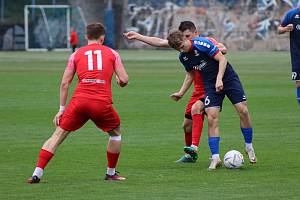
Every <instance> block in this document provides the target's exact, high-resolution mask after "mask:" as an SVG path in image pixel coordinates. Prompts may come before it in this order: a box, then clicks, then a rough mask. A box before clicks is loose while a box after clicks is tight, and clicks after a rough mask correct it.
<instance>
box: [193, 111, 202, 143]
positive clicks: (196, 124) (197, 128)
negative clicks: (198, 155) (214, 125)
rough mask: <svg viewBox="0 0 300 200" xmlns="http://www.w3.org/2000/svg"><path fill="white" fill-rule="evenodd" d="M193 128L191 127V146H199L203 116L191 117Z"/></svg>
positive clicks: (195, 115)
mask: <svg viewBox="0 0 300 200" xmlns="http://www.w3.org/2000/svg"><path fill="white" fill-rule="evenodd" d="M192 119H193V127H192V145H195V146H197V147H198V146H199V142H200V137H201V133H202V128H203V114H194V115H192Z"/></svg>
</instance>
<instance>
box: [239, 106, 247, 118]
mask: <svg viewBox="0 0 300 200" xmlns="http://www.w3.org/2000/svg"><path fill="white" fill-rule="evenodd" d="M238 113H239V115H240V117H241V118H248V116H249V111H248V108H247V106H243V107H241V108H240V109H239V110H238Z"/></svg>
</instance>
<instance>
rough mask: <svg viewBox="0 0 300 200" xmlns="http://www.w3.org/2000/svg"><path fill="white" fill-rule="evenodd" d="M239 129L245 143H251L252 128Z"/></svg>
mask: <svg viewBox="0 0 300 200" xmlns="http://www.w3.org/2000/svg"><path fill="white" fill-rule="evenodd" d="M241 131H242V133H243V136H244V139H245V143H247V144H250V143H252V134H253V130H252V128H241Z"/></svg>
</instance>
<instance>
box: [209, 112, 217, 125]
mask: <svg viewBox="0 0 300 200" xmlns="http://www.w3.org/2000/svg"><path fill="white" fill-rule="evenodd" d="M218 120H219V118H218V114H217V113H207V121H208V124H209V125H212V124H216V123H218Z"/></svg>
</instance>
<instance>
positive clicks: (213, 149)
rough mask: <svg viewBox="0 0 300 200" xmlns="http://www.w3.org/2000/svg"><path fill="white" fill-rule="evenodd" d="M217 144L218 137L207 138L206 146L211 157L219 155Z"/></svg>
mask: <svg viewBox="0 0 300 200" xmlns="http://www.w3.org/2000/svg"><path fill="white" fill-rule="evenodd" d="M219 142H220V137H209V138H208V145H209V148H210V152H211V155H214V154H219Z"/></svg>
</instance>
